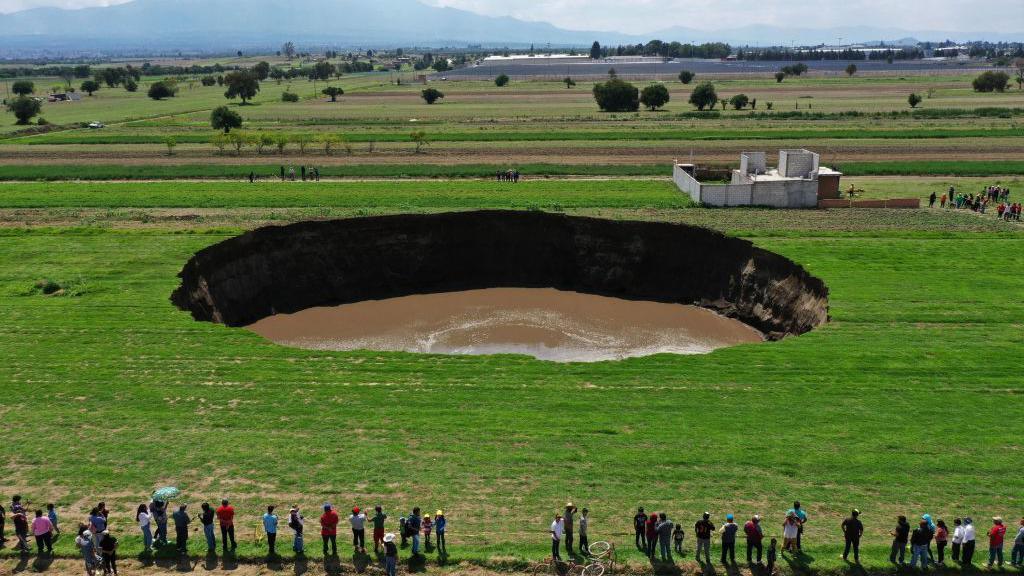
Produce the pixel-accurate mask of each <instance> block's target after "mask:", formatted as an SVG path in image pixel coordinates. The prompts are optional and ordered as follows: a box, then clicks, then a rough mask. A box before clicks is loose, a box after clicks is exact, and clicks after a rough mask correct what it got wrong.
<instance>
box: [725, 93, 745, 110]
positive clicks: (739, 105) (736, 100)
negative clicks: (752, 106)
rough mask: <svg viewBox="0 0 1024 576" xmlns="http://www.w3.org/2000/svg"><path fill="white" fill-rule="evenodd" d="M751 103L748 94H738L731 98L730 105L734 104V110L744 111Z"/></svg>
mask: <svg viewBox="0 0 1024 576" xmlns="http://www.w3.org/2000/svg"><path fill="white" fill-rule="evenodd" d="M749 103H750V98H748V97H747V95H746V94H737V95H735V96H733V97H732V98H729V104H732V108H733V110H743V109H744V108H746V106H747V104H749ZM723 108H724V107H723Z"/></svg>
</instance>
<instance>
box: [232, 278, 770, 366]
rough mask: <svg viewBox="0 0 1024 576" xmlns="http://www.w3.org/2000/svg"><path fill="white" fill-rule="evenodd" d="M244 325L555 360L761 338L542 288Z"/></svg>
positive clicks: (335, 343) (721, 321)
mask: <svg viewBox="0 0 1024 576" xmlns="http://www.w3.org/2000/svg"><path fill="white" fill-rule="evenodd" d="M248 329H249V330H252V331H253V332H255V333H257V334H259V335H261V336H263V337H264V338H267V339H269V340H271V341H274V342H276V343H278V344H282V345H285V346H291V347H296V348H308V349H315V350H380V351H405V352H420V353H431V354H526V355H529V356H533V357H535V358H538V359H541V360H551V361H555V362H597V361H602V360H618V359H622V358H630V357H637V356H649V355H651V354H658V353H672V354H705V353H708V352H711V351H712V350H715V349H717V348H722V347H725V346H733V345H736V344H743V343H750V342H761V341H762V340H763V337H762V335H761V333H760V332H758V331H757V330H755V329H754V328H751V327H750V326H748V325H746V324H743V323H742V322H739V321H737V320H732V319H729V318H726V317H724V316H720V315H718V314H716V313H714V312H712V311H710V310H706V309H704V308H699V307H696V306H686V305H682V304H664V303H658V302H644V301H631V300H621V299H618V298H608V297H604V296H594V295H592V294H580V293H576V292H564V291H559V290H554V289H550V288H490V289H484V290H469V291H464V292H446V293H441V294H420V295H414V296H404V297H401V298H390V299H387V300H367V301H363V302H357V303H354V304H345V305H342V306H334V307H319V308H309V309H306V310H302V311H300V312H297V313H295V314H278V315H275V316H270V317H268V318H264V319H262V320H260V321H258V322H256V323H255V324H251V325H250V326H248Z"/></svg>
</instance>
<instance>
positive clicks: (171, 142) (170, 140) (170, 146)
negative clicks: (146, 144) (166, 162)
mask: <svg viewBox="0 0 1024 576" xmlns="http://www.w3.org/2000/svg"><path fill="white" fill-rule="evenodd" d="M177 145H178V141H177V140H175V138H174V136H168V137H166V138H164V146H167V155H168V156H174V148H175V146H177Z"/></svg>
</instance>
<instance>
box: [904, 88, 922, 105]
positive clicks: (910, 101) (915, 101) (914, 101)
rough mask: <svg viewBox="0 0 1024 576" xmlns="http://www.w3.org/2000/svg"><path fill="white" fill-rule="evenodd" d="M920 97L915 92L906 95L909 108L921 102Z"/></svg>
mask: <svg viewBox="0 0 1024 576" xmlns="http://www.w3.org/2000/svg"><path fill="white" fill-rule="evenodd" d="M921 100H922V98H921V97H920V96H918V95H917V94H915V93H913V92H911V93H910V96H907V104H910V107H911V108H917V105H918V104H920V103H921Z"/></svg>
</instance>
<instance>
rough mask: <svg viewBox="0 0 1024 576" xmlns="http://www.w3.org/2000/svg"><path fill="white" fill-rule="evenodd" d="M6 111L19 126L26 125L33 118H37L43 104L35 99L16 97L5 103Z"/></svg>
mask: <svg viewBox="0 0 1024 576" xmlns="http://www.w3.org/2000/svg"><path fill="white" fill-rule="evenodd" d="M7 109H8V110H10V111H11V113H12V114H14V117H15V118H17V119H18V121H17V122H16V123H17V124H19V125H25V124H28V123H29V121H30V120H32V117H33V116H37V115H38V114H39V112H40V111H41V110H42V109H43V104H42V103H41V102H39V101H38V100H36V99H35V98H30V97H28V96H18V97H17V98H14V99H12V100H10V101H9V102H7Z"/></svg>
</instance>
